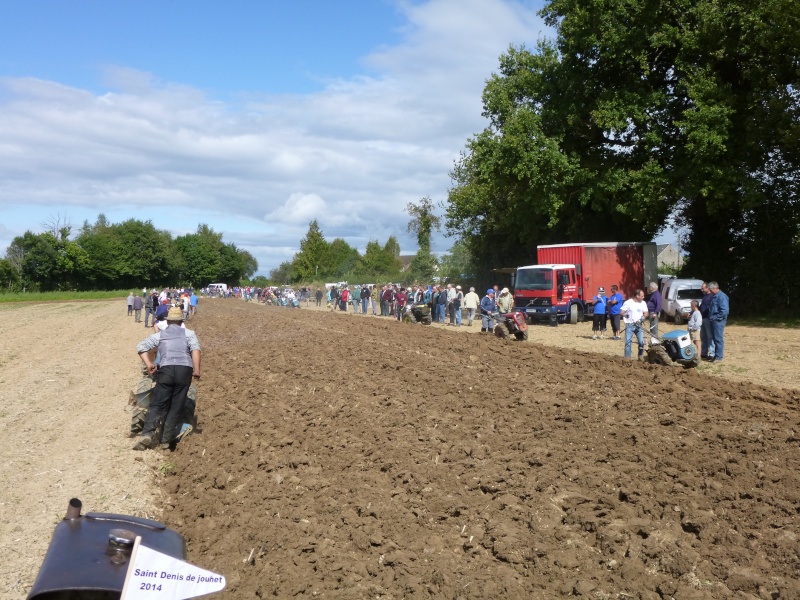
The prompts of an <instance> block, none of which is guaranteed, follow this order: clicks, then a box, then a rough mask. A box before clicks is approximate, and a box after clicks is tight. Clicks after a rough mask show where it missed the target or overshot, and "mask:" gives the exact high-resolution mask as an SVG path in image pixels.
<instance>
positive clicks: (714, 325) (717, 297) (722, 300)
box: [708, 281, 730, 363]
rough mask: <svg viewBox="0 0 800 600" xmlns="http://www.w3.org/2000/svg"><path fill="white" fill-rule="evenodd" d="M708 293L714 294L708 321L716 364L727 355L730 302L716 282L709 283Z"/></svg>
mask: <svg viewBox="0 0 800 600" xmlns="http://www.w3.org/2000/svg"><path fill="white" fill-rule="evenodd" d="M708 291H710V292H711V293H712V294H714V297H713V298H712V299H711V307H710V308H709V309H708V320H709V321H711V339H712V341H713V342H714V362H715V363H718V362H722V359H723V356H724V354H725V352H724V351H725V339H724V335H725V325H726V324H727V323H728V311H729V309H730V301H729V300H728V296H727V294H725V292H723V291H722V290H721V289H719V284H718V283H717V282H716V281H709V282H708Z"/></svg>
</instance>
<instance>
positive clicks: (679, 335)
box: [647, 330, 700, 369]
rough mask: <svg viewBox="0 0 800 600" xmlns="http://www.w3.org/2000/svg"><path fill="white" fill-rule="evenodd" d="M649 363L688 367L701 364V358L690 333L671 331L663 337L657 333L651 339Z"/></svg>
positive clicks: (648, 352) (648, 350) (648, 355)
mask: <svg viewBox="0 0 800 600" xmlns="http://www.w3.org/2000/svg"><path fill="white" fill-rule="evenodd" d="M647 361H648V362H650V363H652V364H656V365H666V366H671V367H686V368H687V369H689V368H692V367H696V366H697V365H699V364H700V356H699V355H698V353H697V349H696V348H695V345H694V343H693V342H692V340H691V338H690V337H689V332H688V331H680V330H676V331H670V332H668V333H665V334H663V335H661V334H659V333H657V332H656V335H652V336H651V338H650V347H649V348H648V349H647Z"/></svg>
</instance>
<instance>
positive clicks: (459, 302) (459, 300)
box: [453, 285, 464, 327]
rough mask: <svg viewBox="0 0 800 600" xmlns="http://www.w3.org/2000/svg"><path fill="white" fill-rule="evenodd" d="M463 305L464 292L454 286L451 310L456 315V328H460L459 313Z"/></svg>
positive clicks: (458, 286) (459, 287)
mask: <svg viewBox="0 0 800 600" xmlns="http://www.w3.org/2000/svg"><path fill="white" fill-rule="evenodd" d="M463 305H464V292H462V291H461V286H460V285H457V286H456V299H455V300H453V309H454V310H455V313H456V327H461V311H462V310H463V308H462V307H463Z"/></svg>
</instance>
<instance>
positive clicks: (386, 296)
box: [381, 285, 392, 317]
mask: <svg viewBox="0 0 800 600" xmlns="http://www.w3.org/2000/svg"><path fill="white" fill-rule="evenodd" d="M391 304H392V288H390V287H389V286H388V285H385V286H383V287H382V288H381V316H382V317H388V316H389V306H390V305H391Z"/></svg>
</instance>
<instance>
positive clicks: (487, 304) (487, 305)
mask: <svg viewBox="0 0 800 600" xmlns="http://www.w3.org/2000/svg"><path fill="white" fill-rule="evenodd" d="M496 312H497V304H496V303H495V301H494V289H492V288H489V289H488V290H486V295H485V296H484V297H483V298H481V333H484V332H486V331H488V332H489V333H494V319H493V318H492V314H494V313H496Z"/></svg>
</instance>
